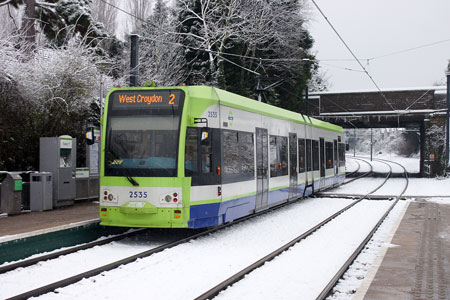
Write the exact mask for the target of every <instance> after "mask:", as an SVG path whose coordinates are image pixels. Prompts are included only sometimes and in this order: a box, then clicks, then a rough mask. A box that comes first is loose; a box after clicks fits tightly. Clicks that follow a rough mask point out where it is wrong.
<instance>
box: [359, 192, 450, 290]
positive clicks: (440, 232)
mask: <svg viewBox="0 0 450 300" xmlns="http://www.w3.org/2000/svg"><path fill="white" fill-rule="evenodd" d="M432 201H433V202H431V201H415V202H410V203H409V206H408V208H407V209H406V211H405V214H404V216H403V218H402V219H401V222H400V223H399V225H398V227H397V230H396V231H395V233H394V234H393V237H392V240H391V241H390V242H389V241H387V246H386V248H385V249H383V250H384V251H380V255H379V257H378V261H377V262H375V264H374V266H373V268H372V270H371V271H369V274H368V275H367V277H366V279H365V281H364V282H363V284H362V286H361V287H360V289H359V290H358V292H357V293H356V295H355V297H354V298H353V299H450V201H449V200H447V199H442V201H440V200H439V199H436V198H435V199H433V200H432Z"/></svg>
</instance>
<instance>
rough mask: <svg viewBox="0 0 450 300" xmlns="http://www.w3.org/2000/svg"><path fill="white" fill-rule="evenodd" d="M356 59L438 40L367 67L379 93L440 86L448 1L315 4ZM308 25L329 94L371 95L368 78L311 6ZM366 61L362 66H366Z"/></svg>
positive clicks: (447, 46)
mask: <svg viewBox="0 0 450 300" xmlns="http://www.w3.org/2000/svg"><path fill="white" fill-rule="evenodd" d="M316 3H317V4H318V5H319V7H320V8H321V9H322V11H323V12H324V14H325V15H326V16H327V18H328V19H329V21H330V22H331V23H332V24H333V26H334V27H335V29H336V30H337V31H338V33H339V34H340V35H341V37H342V38H343V39H344V41H345V42H346V43H347V45H349V47H350V48H351V50H352V51H353V52H354V53H355V55H356V56H357V57H358V58H364V59H367V58H373V57H378V56H382V55H385V54H389V53H393V52H398V51H402V50H406V49H409V48H415V47H418V46H422V45H426V44H431V43H435V42H439V41H443V40H447V41H446V42H442V43H439V44H436V45H433V46H428V47H423V48H420V49H417V50H412V51H408V52H404V53H400V54H395V55H391V56H387V57H383V58H378V59H372V60H370V61H369V66H368V67H367V70H368V71H369V73H370V74H371V75H372V77H373V78H374V80H375V82H376V83H377V84H378V86H379V87H380V88H381V89H389V88H403V87H427V86H431V85H434V84H435V83H441V84H445V69H446V66H447V64H448V61H449V59H450V0H339V1H337V0H316ZM311 12H312V20H311V21H310V24H309V25H308V27H309V30H310V32H311V34H312V36H313V38H314V39H315V46H314V51H315V52H316V57H317V59H319V60H320V61H321V62H320V65H321V68H322V70H323V71H325V72H326V75H327V76H326V77H327V78H328V82H329V83H330V85H331V87H330V90H334V91H342V90H360V89H363V90H375V89H376V88H375V86H374V84H373V83H372V82H371V81H370V79H369V78H368V76H367V75H366V74H364V73H361V72H356V71H348V70H344V69H342V68H349V69H354V70H362V69H361V67H360V66H359V65H358V64H357V63H356V62H354V61H353V62H352V61H335V59H352V56H351V54H350V52H349V51H348V50H347V49H346V48H345V46H344V45H343V43H342V42H341V41H340V40H339V38H338V37H337V35H336V34H335V33H334V31H333V30H332V28H331V27H330V25H329V24H328V23H327V22H326V20H325V19H324V18H323V17H322V15H320V13H319V11H318V10H317V9H316V7H315V6H314V5H313V4H312V2H311ZM366 64H367V61H363V65H364V66H366Z"/></svg>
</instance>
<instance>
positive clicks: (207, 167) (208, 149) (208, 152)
mask: <svg viewBox="0 0 450 300" xmlns="http://www.w3.org/2000/svg"><path fill="white" fill-rule="evenodd" d="M209 135H210V136H209V138H208V139H206V140H205V141H202V142H201V143H200V144H201V145H200V147H201V148H202V161H201V168H202V173H211V161H212V146H211V144H212V143H211V141H212V137H211V135H212V132H209Z"/></svg>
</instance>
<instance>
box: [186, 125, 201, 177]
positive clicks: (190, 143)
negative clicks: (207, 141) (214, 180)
mask: <svg viewBox="0 0 450 300" xmlns="http://www.w3.org/2000/svg"><path fill="white" fill-rule="evenodd" d="M197 145H198V133H197V128H188V129H187V130H186V145H185V147H186V148H185V155H184V156H185V158H184V173H185V176H194V175H196V174H197Z"/></svg>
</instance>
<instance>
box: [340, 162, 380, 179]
mask: <svg viewBox="0 0 450 300" xmlns="http://www.w3.org/2000/svg"><path fill="white" fill-rule="evenodd" d="M352 159H354V160H359V161H363V162H365V163H367V164H368V165H369V166H370V171H368V172H365V173H363V174H361V175H359V176H357V177H355V178H352V179H350V180H347V181H346V182H344V183H343V185H344V184H347V183H350V182H353V181H355V180H358V179H361V178H363V177H366V176H368V175H369V174H372V173H373V166H372V165H371V164H370V163H369V162H368V161H365V160H363V159H359V158H354V157H353V158H352ZM358 165H359V167H358V169H357V170H356V171H355V172H352V173H350V174H349V175H352V174H356V173H357V172H358V171H359V169H360V167H361V165H360V164H359V162H358Z"/></svg>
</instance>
